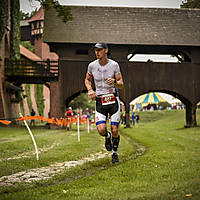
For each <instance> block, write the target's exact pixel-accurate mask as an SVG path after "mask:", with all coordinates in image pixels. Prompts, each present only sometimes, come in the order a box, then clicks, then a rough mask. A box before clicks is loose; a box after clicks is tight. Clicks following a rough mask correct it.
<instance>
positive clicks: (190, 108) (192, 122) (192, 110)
mask: <svg viewBox="0 0 200 200" xmlns="http://www.w3.org/2000/svg"><path fill="white" fill-rule="evenodd" d="M195 126H197V121H196V105H194V104H191V103H190V104H187V105H186V125H185V127H186V128H190V127H195Z"/></svg>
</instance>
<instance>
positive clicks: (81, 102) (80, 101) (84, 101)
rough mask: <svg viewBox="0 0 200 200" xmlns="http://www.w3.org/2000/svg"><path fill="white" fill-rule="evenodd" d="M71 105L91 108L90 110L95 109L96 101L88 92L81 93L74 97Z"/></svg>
mask: <svg viewBox="0 0 200 200" xmlns="http://www.w3.org/2000/svg"><path fill="white" fill-rule="evenodd" d="M69 106H71V107H72V108H73V110H75V109H83V110H85V109H86V108H89V110H94V109H95V102H94V101H92V100H90V99H88V96H87V94H86V93H81V94H80V95H79V96H78V97H76V98H74V99H73V100H72V101H71V102H70V103H69Z"/></svg>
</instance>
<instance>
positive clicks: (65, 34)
mask: <svg viewBox="0 0 200 200" xmlns="http://www.w3.org/2000/svg"><path fill="white" fill-rule="evenodd" d="M71 9H72V14H73V16H74V20H72V21H69V22H67V23H63V22H62V19H60V18H59V17H57V13H56V11H55V10H48V11H46V12H45V27H44V38H43V39H44V41H45V42H47V43H48V44H49V45H50V47H51V50H52V51H55V52H56V53H57V54H58V55H59V63H60V70H59V81H58V82H53V83H51V86H50V93H51V106H50V107H51V108H50V110H51V114H52V116H55V117H59V116H62V115H63V111H64V107H66V106H67V105H68V103H69V102H70V100H71V99H73V98H74V97H76V96H77V95H79V94H80V92H83V91H86V88H85V85H84V79H85V74H86V71H87V65H88V63H89V62H91V61H92V60H94V59H95V55H94V53H93V50H92V46H93V44H94V43H96V42H97V41H104V42H106V43H108V45H109V50H110V52H109V54H110V55H109V56H110V58H112V59H114V60H116V61H118V62H119V64H120V68H121V71H122V75H123V79H124V83H125V87H124V89H123V90H122V91H121V93H120V98H121V100H122V101H123V102H124V104H125V109H126V117H127V127H129V103H130V102H131V101H132V100H133V99H134V98H136V97H138V96H140V95H142V94H144V93H147V92H150V91H158V92H164V93H167V94H171V95H173V96H175V97H176V98H178V99H180V100H181V101H182V102H183V103H184V104H185V107H186V126H188V127H191V126H196V125H197V122H196V104H197V103H198V102H199V101H200V78H199V77H200V10H199V9H168V8H131V7H129V8H128V7H93V6H72V7H71ZM130 54H131V55H132V56H134V55H135V54H163V55H165V54H169V55H174V56H176V57H177V58H178V59H179V63H154V62H130V61H129V60H128V58H127V57H128V55H130Z"/></svg>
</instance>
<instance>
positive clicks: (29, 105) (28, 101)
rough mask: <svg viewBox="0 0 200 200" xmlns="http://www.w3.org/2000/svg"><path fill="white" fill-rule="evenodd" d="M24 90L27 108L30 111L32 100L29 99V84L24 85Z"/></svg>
mask: <svg viewBox="0 0 200 200" xmlns="http://www.w3.org/2000/svg"><path fill="white" fill-rule="evenodd" d="M25 91H26V96H27V103H28V108H29V111H30V112H31V110H32V108H33V107H32V101H31V85H30V84H26V85H25Z"/></svg>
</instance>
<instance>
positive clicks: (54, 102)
mask: <svg viewBox="0 0 200 200" xmlns="http://www.w3.org/2000/svg"><path fill="white" fill-rule="evenodd" d="M59 83H60V82H52V83H51V84H50V116H51V117H55V118H60V117H63V105H64V103H63V102H62V95H61V89H60V88H61V87H60V84H59ZM50 127H51V128H52V129H55V128H57V125H54V124H51V126H50Z"/></svg>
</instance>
